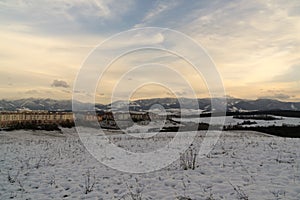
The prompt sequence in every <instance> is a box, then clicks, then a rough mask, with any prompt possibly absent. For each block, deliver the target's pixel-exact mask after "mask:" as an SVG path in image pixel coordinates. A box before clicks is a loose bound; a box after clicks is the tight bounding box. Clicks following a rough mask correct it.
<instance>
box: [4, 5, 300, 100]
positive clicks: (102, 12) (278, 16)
mask: <svg viewBox="0 0 300 200" xmlns="http://www.w3.org/2000/svg"><path fill="white" fill-rule="evenodd" d="M149 26H151V27H163V28H170V29H174V30H177V31H180V32H182V33H184V34H186V35H187V36H189V37H191V38H193V39H194V40H196V41H197V42H198V43H199V44H201V46H202V47H203V48H204V49H205V50H206V51H207V52H208V53H209V55H210V56H211V58H212V59H213V61H214V63H215V65H216V67H217V69H218V71H219V73H220V75H221V77H222V79H223V83H224V87H225V90H226V94H227V95H229V96H233V97H237V98H247V99H256V98H273V99H279V100H283V101H300V1H299V0H288V1H286V0H253V1H247V0H210V1H205V0H200V1H198V0H195V1H184V0H175V1H138V0H135V1H134V0H128V1H122V0H111V1H104V0H91V1H89V0H72V1H71V0H51V1H50V0H41V1H34V0H27V1H25V0H24V1H22V0H0V44H1V45H0V58H1V59H0V94H1V96H0V98H1V99H11V98H12V99H16V98H28V97H34V98H54V99H70V98H72V90H73V86H74V81H75V78H76V75H77V73H78V71H79V69H80V67H81V65H82V63H83V61H84V59H85V58H86V56H87V55H88V54H89V52H90V51H91V50H92V49H93V48H94V47H96V46H97V45H98V44H99V43H101V42H103V41H104V40H105V39H107V38H108V37H110V36H112V35H114V34H117V33H119V32H122V31H126V30H128V29H133V28H142V27H149ZM140 37H142V38H140V40H141V41H143V40H145V41H146V40H147V39H149V38H147V36H143V35H141V36H140ZM143 37H144V38H143ZM152 39H153V38H152ZM162 40H164V38H160V37H157V38H154V39H153V41H152V40H151V42H153V43H160V42H162ZM123 42H126V41H123ZM178 43H180V41H178ZM115 45H116V46H115V48H118V45H120V44H117V43H116V44H115ZM112 48H114V46H113V47H112ZM150 53H151V52H150ZM160 56H161V60H157V61H156V62H159V63H164V64H168V63H169V64H170V63H172V65H174V66H177V67H179V66H181V69H182V71H183V73H185V72H186V76H188V77H189V78H190V80H192V82H193V83H192V84H193V85H194V87H195V88H198V90H199V91H205V88H203V85H204V83H203V81H201V77H200V78H199V77H193V75H194V74H193V73H191V71H185V69H186V68H185V66H184V64H183V63H181V61H180V60H178V61H176V59H175V60H174V59H173V60H171V61H170V60H169V58H168V56H169V55H160ZM135 58H140V59H144V58H145V55H143V53H140V54H136V55H135ZM166 58H167V59H166ZM169 61H170V62H169ZM128 64H130V57H129V58H127V59H124V60H123V61H122V60H120V61H119V62H118V63H115V64H114V65H115V68H114V69H113V70H111V71H110V73H109V74H108V75H107V77H106V80H103V84H105V85H104V88H109V87H112V85H113V84H114V82H115V81H116V80H117V79H118V76H117V75H116V74H118V73H120V71H118V69H119V68H121V67H122V66H123V65H124V66H125V65H128ZM144 75H145V74H144ZM140 76H141V75H140V74H137V75H136V77H140ZM149 76H150V75H149ZM156 77H157V78H161V79H165V77H166V74H164V73H163V72H160V73H159V74H158V75H157V76H156ZM148 78H149V77H148ZM127 80H130V81H134V77H127ZM174 84H176V83H174ZM123 86H124V85H123ZM124 87H125V88H126V84H125V86H124ZM156 87H157V85H155V86H153V89H150V88H151V87H149V88H145V90H144V91H143V92H141V93H140V97H143V98H145V97H147V98H148V97H165V96H169V95H168V91H167V90H166V89H165V88H164V89H161V90H159V89H157V88H156ZM99 88H100V90H99V92H98V94H99V97H98V98H99V101H102V102H104V103H106V102H108V101H109V95H110V94H109V92H108V91H106V90H105V89H101V86H99ZM102 88H103V85H102ZM175 92H176V94H177V95H179V96H186V97H190V94H186V93H184V92H185V89H184V88H181V87H180V85H178V88H177V90H176V91H175ZM145 93H146V94H145ZM137 94H138V92H137V93H136V94H135V95H136V96H137V97H136V98H138V96H139V95H137ZM197 95H198V97H207V93H206V92H203V93H201V92H197Z"/></svg>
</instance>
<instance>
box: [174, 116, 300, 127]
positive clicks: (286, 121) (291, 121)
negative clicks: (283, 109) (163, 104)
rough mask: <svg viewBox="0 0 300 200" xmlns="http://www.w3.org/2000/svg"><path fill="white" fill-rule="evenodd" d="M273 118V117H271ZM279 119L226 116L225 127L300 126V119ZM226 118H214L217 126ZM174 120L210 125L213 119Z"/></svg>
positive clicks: (278, 117)
mask: <svg viewBox="0 0 300 200" xmlns="http://www.w3.org/2000/svg"><path fill="white" fill-rule="evenodd" d="M270 116H273V115H270ZM274 117H276V118H277V119H276V120H269V121H267V120H254V119H237V118H233V116H226V117H225V124H224V125H237V124H239V123H242V122H243V121H251V122H256V124H252V125H243V126H247V127H249V126H265V127H267V126H273V125H275V126H282V125H284V124H285V125H296V126H300V118H293V117H280V116H274ZM223 118H224V117H214V120H215V124H221V122H222V119H223ZM174 120H178V121H182V122H203V123H210V120H211V117H201V118H180V119H176V118H174Z"/></svg>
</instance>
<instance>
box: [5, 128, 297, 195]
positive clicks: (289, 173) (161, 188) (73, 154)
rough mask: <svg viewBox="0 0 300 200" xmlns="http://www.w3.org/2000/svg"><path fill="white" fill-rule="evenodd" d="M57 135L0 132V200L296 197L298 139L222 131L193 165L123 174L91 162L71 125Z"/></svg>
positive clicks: (130, 141)
mask: <svg viewBox="0 0 300 200" xmlns="http://www.w3.org/2000/svg"><path fill="white" fill-rule="evenodd" d="M63 132H64V134H61V133H58V132H52V133H50V132H46V131H37V132H31V131H14V132H0V199H188V198H190V199H211V200H212V199H295V200H296V199H300V151H299V149H300V139H287V138H278V137H269V136H267V135H262V134H259V133H256V132H223V133H222V135H221V137H220V139H219V140H218V143H217V145H216V146H215V147H214V149H213V150H212V151H211V152H210V154H209V155H208V156H206V157H204V158H198V159H196V169H195V170H183V169H182V168H181V166H180V161H179V160H178V161H175V162H174V163H172V164H171V165H170V166H168V167H166V168H164V169H161V170H159V171H155V172H151V173H145V174H130V173H126V172H120V171H117V170H114V169H111V168H109V167H106V166H104V165H103V164H101V163H100V162H98V161H97V160H96V159H95V158H93V157H92V156H91V155H90V154H89V153H88V152H87V150H86V149H85V147H84V146H83V145H82V143H81V141H80V139H79V138H78V137H77V135H76V134H75V132H74V130H73V129H70V130H68V129H64V131H63ZM172 134H173V133H163V134H161V135H160V137H158V138H159V139H151V138H148V139H145V140H143V139H140V138H131V137H128V136H126V135H121V134H114V135H110V136H109V138H110V139H111V141H112V142H114V143H115V144H116V145H118V147H122V148H127V149H131V150H140V149H141V150H143V149H144V148H149V149H155V148H158V147H159V146H162V145H166V143H168V142H169V140H170V137H171V136H172ZM204 134H205V133H204V132H199V133H198V134H197V138H196V141H197V143H201V141H202V140H203V136H204ZM88 180H89V183H88ZM90 190H91V191H90ZM139 197H141V198H139ZM184 197H185V198H184Z"/></svg>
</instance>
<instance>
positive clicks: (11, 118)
mask: <svg viewBox="0 0 300 200" xmlns="http://www.w3.org/2000/svg"><path fill="white" fill-rule="evenodd" d="M165 117H166V116H162V115H160V114H156V113H153V112H142V111H130V112H122V111H116V112H111V111H97V112H80V113H76V115H75V114H74V113H73V112H60V111H56V112H54V111H28V110H26V111H23V110H20V111H1V112H0V128H1V129H2V130H3V129H4V130H5V129H8V130H9V129H27V128H28V129H39V128H40V129H53V127H58V126H62V127H69V128H70V127H73V126H75V122H76V124H78V125H82V126H98V127H99V124H100V126H101V127H102V128H108V129H117V128H119V126H120V125H121V126H130V125H132V124H133V123H134V122H138V123H148V122H149V121H151V120H160V119H163V118H165Z"/></svg>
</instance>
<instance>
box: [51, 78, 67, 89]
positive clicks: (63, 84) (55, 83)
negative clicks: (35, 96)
mask: <svg viewBox="0 0 300 200" xmlns="http://www.w3.org/2000/svg"><path fill="white" fill-rule="evenodd" d="M51 87H62V88H69V87H70V86H69V84H68V83H67V82H66V81H62V80H54V81H53V83H52V84H51Z"/></svg>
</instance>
